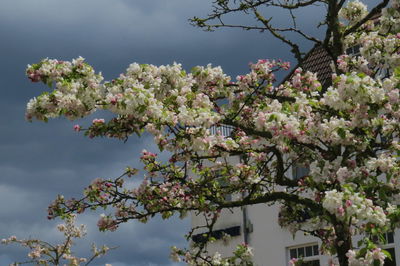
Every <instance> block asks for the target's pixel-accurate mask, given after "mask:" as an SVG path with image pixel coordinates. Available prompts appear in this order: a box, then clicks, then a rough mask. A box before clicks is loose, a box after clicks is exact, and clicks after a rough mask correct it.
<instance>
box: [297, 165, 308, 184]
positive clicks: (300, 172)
mask: <svg viewBox="0 0 400 266" xmlns="http://www.w3.org/2000/svg"><path fill="white" fill-rule="evenodd" d="M309 173H310V168H308V167H307V166H304V165H300V164H299V165H295V166H293V179H294V180H298V179H300V178H302V177H304V176H306V175H308V174H309Z"/></svg>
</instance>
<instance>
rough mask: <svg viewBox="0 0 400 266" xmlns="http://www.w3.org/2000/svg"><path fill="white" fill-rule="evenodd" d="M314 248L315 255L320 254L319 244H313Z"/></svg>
mask: <svg viewBox="0 0 400 266" xmlns="http://www.w3.org/2000/svg"><path fill="white" fill-rule="evenodd" d="M313 249H314V256H318V255H319V250H318V245H315V246H313Z"/></svg>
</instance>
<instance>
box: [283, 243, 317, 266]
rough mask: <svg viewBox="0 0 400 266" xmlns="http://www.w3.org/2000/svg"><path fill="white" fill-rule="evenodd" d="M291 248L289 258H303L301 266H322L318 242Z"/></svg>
mask: <svg viewBox="0 0 400 266" xmlns="http://www.w3.org/2000/svg"><path fill="white" fill-rule="evenodd" d="M288 249H289V260H291V259H293V258H296V259H301V264H300V265H301V266H320V262H319V249H318V244H310V245H305V246H298V247H291V248H288Z"/></svg>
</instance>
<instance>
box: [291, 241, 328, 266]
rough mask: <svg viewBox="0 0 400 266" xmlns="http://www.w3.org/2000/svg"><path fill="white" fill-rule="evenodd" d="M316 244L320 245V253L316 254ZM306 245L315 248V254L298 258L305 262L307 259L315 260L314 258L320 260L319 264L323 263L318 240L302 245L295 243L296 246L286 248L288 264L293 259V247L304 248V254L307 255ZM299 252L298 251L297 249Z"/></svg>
mask: <svg viewBox="0 0 400 266" xmlns="http://www.w3.org/2000/svg"><path fill="white" fill-rule="evenodd" d="M314 246H318V255H314ZM306 247H311V248H312V250H313V255H312V256H304V257H298V256H297V258H298V259H300V258H301V259H302V260H303V261H304V262H307V261H314V260H318V261H319V264H320V265H322V264H321V262H322V260H321V252H320V251H319V244H318V243H317V242H311V243H306V244H301V245H295V246H290V247H287V248H286V254H287V255H286V258H287V265H289V261H290V260H291V259H292V258H291V256H290V251H291V250H293V249H299V248H304V255H306ZM296 253H297V251H296Z"/></svg>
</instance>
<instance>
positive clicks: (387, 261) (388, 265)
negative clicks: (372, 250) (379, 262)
mask: <svg viewBox="0 0 400 266" xmlns="http://www.w3.org/2000/svg"><path fill="white" fill-rule="evenodd" d="M385 250H386V251H387V252H389V253H390V255H391V256H392V259H391V260H390V259H389V258H386V259H385V262H384V263H383V265H385V266H396V253H395V252H394V248H385Z"/></svg>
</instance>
